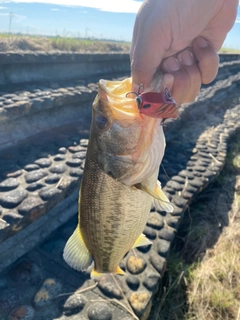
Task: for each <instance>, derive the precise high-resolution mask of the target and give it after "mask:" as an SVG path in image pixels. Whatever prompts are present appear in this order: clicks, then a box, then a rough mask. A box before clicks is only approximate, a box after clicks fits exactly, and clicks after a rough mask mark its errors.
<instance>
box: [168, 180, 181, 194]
mask: <svg viewBox="0 0 240 320" xmlns="http://www.w3.org/2000/svg"><path fill="white" fill-rule="evenodd" d="M166 187H168V188H170V189H173V190H175V191H181V190H182V189H183V185H181V184H180V183H178V182H177V181H172V180H170V181H168V182H167V184H166Z"/></svg>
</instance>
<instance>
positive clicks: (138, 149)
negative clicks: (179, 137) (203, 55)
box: [63, 74, 173, 278]
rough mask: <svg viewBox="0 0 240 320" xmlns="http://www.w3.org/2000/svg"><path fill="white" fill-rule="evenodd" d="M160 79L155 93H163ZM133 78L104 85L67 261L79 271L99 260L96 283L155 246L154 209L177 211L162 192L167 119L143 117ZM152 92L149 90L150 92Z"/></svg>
mask: <svg viewBox="0 0 240 320" xmlns="http://www.w3.org/2000/svg"><path fill="white" fill-rule="evenodd" d="M160 83H161V76H160V75H159V74H156V75H155V78H154V79H153V81H152V83H151V85H150V89H151V90H152V91H156V90H160V89H159V88H160ZM131 87H132V83H131V78H128V79H125V80H123V81H106V80H100V81H99V84H98V95H97V96H96V98H95V100H94V102H93V107H92V123H91V130H90V137H89V144H88V150H87V155H86V162H85V168H84V174H83V177H82V182H81V188H80V192H79V210H78V226H77V228H76V230H75V231H74V233H73V235H72V236H71V237H70V238H69V240H68V242H67V244H66V246H65V248H64V253H63V257H64V259H65V261H66V262H67V263H68V264H69V266H70V267H72V268H73V269H75V270H78V271H83V270H86V269H87V268H88V267H89V265H90V264H91V262H92V259H93V261H94V268H93V269H92V271H91V278H97V277H99V276H101V275H102V274H103V273H117V274H123V273H124V272H123V271H122V270H121V269H120V267H119V263H120V261H121V259H122V258H123V257H124V255H125V254H126V253H127V252H128V251H129V250H130V249H131V248H134V247H137V246H141V245H147V244H150V243H151V242H150V241H149V240H148V239H147V238H146V236H145V235H143V234H142V231H143V229H144V227H145V224H146V222H147V219H148V215H149V212H150V209H151V204H152V202H153V201H154V199H155V205H156V206H157V207H158V209H160V210H163V211H168V212H171V211H172V210H173V208H172V206H171V204H170V202H169V200H168V198H167V197H166V196H165V194H164V193H163V191H162V190H161V184H160V182H159V181H158V180H157V179H158V171H159V166H160V163H161V161H162V158H163V155H164V150H165V138H164V134H163V130H162V126H161V121H162V120H161V119H157V118H151V117H148V116H145V115H143V114H140V112H139V109H138V106H137V103H136V100H135V99H134V98H131V97H129V96H130V95H129V94H127V93H128V92H130V91H131ZM150 89H149V90H150Z"/></svg>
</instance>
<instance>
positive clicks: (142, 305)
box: [129, 291, 151, 316]
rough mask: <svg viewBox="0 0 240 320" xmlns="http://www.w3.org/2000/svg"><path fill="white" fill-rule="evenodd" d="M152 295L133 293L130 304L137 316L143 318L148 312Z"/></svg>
mask: <svg viewBox="0 0 240 320" xmlns="http://www.w3.org/2000/svg"><path fill="white" fill-rule="evenodd" d="M150 298H151V296H150V294H149V293H148V292H145V291H142V292H133V293H132V294H131V295H130V297H129V302H130V304H131V306H132V308H133V310H134V311H135V313H136V315H137V316H141V315H142V314H143V313H144V311H145V310H146V308H147V306H148V303H149V301H150Z"/></svg>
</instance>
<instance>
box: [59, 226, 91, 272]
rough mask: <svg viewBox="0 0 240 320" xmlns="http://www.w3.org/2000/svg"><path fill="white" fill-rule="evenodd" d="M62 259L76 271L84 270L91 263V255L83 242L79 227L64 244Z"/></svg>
mask: <svg viewBox="0 0 240 320" xmlns="http://www.w3.org/2000/svg"><path fill="white" fill-rule="evenodd" d="M63 259H64V260H65V261H66V262H67V264H68V265H69V266H70V267H71V268H73V269H75V270H77V271H84V270H86V269H87V267H88V266H89V265H90V264H91V262H92V256H91V253H90V252H89V251H88V249H87V247H86V245H85V243H84V241H83V238H82V235H81V231H80V227H79V225H78V226H77V228H76V229H75V231H74V232H73V234H72V235H71V237H70V238H69V239H68V241H67V243H66V246H65V248H64V251H63Z"/></svg>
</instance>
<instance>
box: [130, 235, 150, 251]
mask: <svg viewBox="0 0 240 320" xmlns="http://www.w3.org/2000/svg"><path fill="white" fill-rule="evenodd" d="M149 244H152V242H151V241H150V240H148V238H147V237H146V236H145V234H143V233H142V234H140V236H139V237H138V238H137V240H136V241H135V242H134V245H133V246H132V247H133V248H136V247H141V246H148V245H149Z"/></svg>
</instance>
